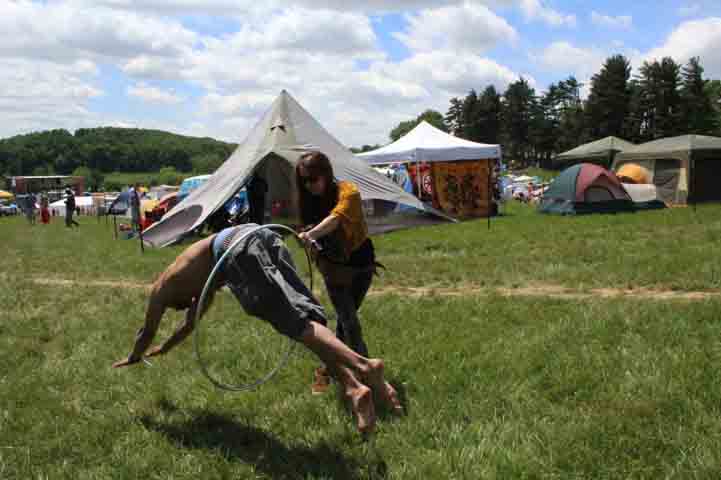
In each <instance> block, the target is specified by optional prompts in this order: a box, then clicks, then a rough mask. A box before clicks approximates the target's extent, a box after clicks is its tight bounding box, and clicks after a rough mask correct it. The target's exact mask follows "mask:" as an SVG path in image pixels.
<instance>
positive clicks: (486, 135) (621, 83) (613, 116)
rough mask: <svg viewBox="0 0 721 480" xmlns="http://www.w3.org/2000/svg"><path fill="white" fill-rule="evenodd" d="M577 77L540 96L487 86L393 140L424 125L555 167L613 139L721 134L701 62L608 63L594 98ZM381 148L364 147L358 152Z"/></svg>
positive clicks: (717, 95) (525, 89)
mask: <svg viewBox="0 0 721 480" xmlns="http://www.w3.org/2000/svg"><path fill="white" fill-rule="evenodd" d="M583 87H584V85H583V84H581V83H579V82H578V80H577V79H576V78H574V77H573V76H571V77H568V78H567V79H565V80H562V81H559V82H557V83H553V84H551V85H550V86H549V87H548V88H547V89H546V91H544V92H542V93H540V94H539V93H537V92H536V90H535V89H534V88H533V87H531V85H530V84H529V82H528V81H527V80H526V79H524V78H520V79H519V80H517V81H515V82H513V83H511V84H510V85H509V86H508V87H507V89H506V91H505V92H503V93H500V92H498V91H497V90H496V88H495V87H493V86H488V87H486V88H485V89H483V90H482V91H481V93H480V94H479V93H478V92H477V91H476V90H475V89H472V90H470V92H469V93H468V94H467V95H466V96H465V97H464V98H458V97H454V98H451V100H450V105H449V108H448V111H447V112H446V114H445V115H441V114H440V112H437V111H433V110H427V111H425V112H423V113H422V114H421V115H419V116H418V117H417V118H416V119H414V120H409V121H407V122H401V123H400V124H399V125H398V126H396V127H395V128H394V129H393V130H392V131H391V132H390V135H389V136H390V139H391V141H395V140H397V139H398V138H400V137H401V136H402V135H403V134H405V133H407V132H408V131H410V130H411V129H412V128H414V127H415V126H416V125H417V124H418V123H420V122H421V121H423V120H426V121H428V122H429V123H431V124H432V125H434V126H435V127H437V128H440V129H441V130H443V131H446V132H450V133H452V134H454V135H456V136H458V137H461V138H465V139H468V140H472V141H476V142H481V143H493V144H501V145H502V148H503V151H504V156H505V157H506V158H507V159H509V160H512V161H513V162H515V163H517V164H519V165H521V166H526V165H531V164H538V165H541V166H550V165H551V159H552V158H553V156H554V155H555V154H557V153H561V152H564V151H566V150H570V149H572V148H574V147H576V146H578V145H581V144H583V143H586V142H590V141H594V140H598V139H601V138H604V137H607V136H610V135H613V136H616V137H620V138H623V139H626V140H629V141H631V142H634V143H641V142H646V141H650V140H654V139H657V138H662V137H670V136H675V135H683V134H689V133H694V134H701V135H721V81H720V80H709V79H706V78H704V69H703V67H702V66H701V62H700V60H699V59H698V58H691V59H690V60H689V62H688V63H687V64H686V65H680V64H678V63H676V62H675V61H674V60H673V59H672V58H670V57H665V58H663V59H661V60H654V61H647V62H644V63H643V65H642V66H641V68H640V69H639V72H638V74H637V75H635V76H632V75H631V64H630V61H629V60H628V59H627V58H626V57H624V56H623V55H614V56H611V57H609V58H607V59H606V61H605V62H604V64H603V66H602V68H601V70H600V71H599V72H598V73H596V74H595V75H593V77H592V78H591V81H590V89H589V94H588V97H587V98H586V99H582V97H581V89H582V88H583ZM374 147H376V146H372V145H364V146H363V147H362V148H360V149H358V150H360V151H368V150H372V149H373V148H374Z"/></svg>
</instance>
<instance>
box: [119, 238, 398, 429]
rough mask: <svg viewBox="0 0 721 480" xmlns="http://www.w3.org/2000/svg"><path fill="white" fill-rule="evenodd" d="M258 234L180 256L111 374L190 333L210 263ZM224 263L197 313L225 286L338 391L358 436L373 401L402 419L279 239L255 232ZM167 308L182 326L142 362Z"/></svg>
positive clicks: (206, 243)
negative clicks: (332, 325) (322, 370)
mask: <svg viewBox="0 0 721 480" xmlns="http://www.w3.org/2000/svg"><path fill="white" fill-rule="evenodd" d="M257 227H258V226H257V225H255V224H244V225H240V226H236V227H230V228H226V229H225V230H223V231H221V232H220V233H218V234H216V235H211V236H209V237H207V238H204V239H202V240H200V241H198V242H195V243H194V244H192V245H190V246H189V247H188V248H187V249H186V250H185V251H183V252H182V253H181V254H180V255H178V257H177V258H176V259H175V261H174V262H173V263H172V264H170V266H168V267H167V268H166V269H165V271H163V272H162V273H161V274H160V275H159V276H158V278H157V279H156V280H155V282H154V283H153V285H152V288H151V289H150V297H149V299H148V305H147V310H146V314H145V324H144V326H143V327H142V328H141V329H140V330H139V331H138V333H137V335H136V339H135V344H134V346H133V349H132V351H131V352H130V354H129V355H128V357H127V358H125V359H122V360H119V361H117V362H115V363H114V364H113V367H114V368H120V367H125V366H128V365H132V364H135V363H138V362H140V361H142V360H143V357H144V356H147V357H153V356H157V355H162V354H165V353H168V352H169V351H170V350H171V349H172V348H173V347H175V346H176V345H178V344H179V343H181V342H182V341H183V340H184V339H185V338H186V337H188V335H189V334H190V333H191V332H192V331H193V329H194V328H195V317H196V308H197V306H198V299H199V298H200V296H201V293H202V291H203V288H204V286H205V284H206V282H207V280H208V278H209V276H210V274H211V272H212V270H213V268H214V267H215V264H216V262H218V260H219V259H220V258H221V257H222V256H223V254H224V253H225V251H226V250H227V249H228V248H229V246H230V245H231V244H232V243H233V239H235V238H239V237H238V236H239V235H243V232H248V230H249V229H253V228H256V229H257ZM228 257H229V258H228V260H227V261H226V262H224V265H221V268H220V270H219V272H218V273H219V275H216V277H215V279H214V280H215V281H214V282H213V285H211V288H210V292H209V293H208V294H207V295H206V301H205V302H204V305H203V310H205V309H207V307H208V306H209V305H210V304H211V303H212V299H213V295H214V293H215V292H216V291H217V290H218V289H219V288H220V287H222V286H223V285H227V286H228V287H229V288H230V290H231V291H232V292H233V294H234V295H235V296H236V298H237V299H238V301H239V303H240V304H241V306H242V307H243V309H244V310H245V311H246V312H247V313H248V314H250V315H254V316H257V317H258V318H261V319H263V320H265V321H267V322H269V323H270V324H271V325H272V326H273V328H274V329H275V330H276V331H278V332H279V333H281V334H283V335H285V336H287V337H290V338H291V339H293V340H295V341H298V342H300V343H302V344H303V345H305V346H306V348H308V349H309V350H311V351H312V352H313V353H315V354H316V356H318V358H319V359H320V360H321V361H323V362H324V363H325V365H327V367H328V368H329V370H330V372H331V374H332V375H333V376H334V377H335V378H336V379H337V380H338V382H339V383H340V384H341V386H342V388H343V393H344V395H345V396H346V397H347V399H348V400H349V401H350V404H351V409H352V411H353V413H354V415H355V416H356V419H357V428H358V430H359V431H360V432H361V433H368V432H370V431H372V430H373V429H374V427H375V419H376V416H375V405H374V397H375V399H376V400H377V401H378V402H379V403H381V404H382V405H383V406H384V407H386V408H389V409H391V410H392V411H394V412H396V413H401V412H402V406H401V404H400V401H399V399H398V395H397V393H396V391H395V389H394V388H393V387H392V386H391V385H390V384H389V383H388V382H386V381H385V379H384V375H383V371H384V362H383V360H382V359H380V358H366V357H364V356H361V355H359V354H357V353H356V352H354V351H353V350H351V349H350V348H348V347H347V346H346V345H345V344H344V343H343V342H341V341H340V340H338V338H336V336H335V335H334V334H333V332H331V331H330V330H329V329H328V328H327V327H326V324H327V321H326V317H325V312H324V310H323V307H322V306H321V305H320V304H319V303H318V301H317V300H316V299H315V298H314V297H313V294H312V293H311V292H310V291H309V290H308V288H307V287H306V286H305V285H304V284H303V282H302V281H301V279H300V278H299V276H298V274H297V272H296V270H295V267H294V265H293V261H292V259H291V256H290V253H289V252H288V249H287V247H286V246H285V243H284V242H283V239H282V237H281V236H280V235H279V234H278V233H275V232H273V231H271V230H269V229H261V230H257V231H256V232H254V233H253V234H252V235H248V236H246V238H245V239H244V240H241V241H240V245H237V247H236V248H234V249H233V252H231V253H230V254H229V255H228ZM168 308H172V309H175V310H185V311H186V314H185V320H184V321H183V322H182V323H181V324H180V325H178V327H177V328H176V330H175V332H173V334H172V335H171V336H170V337H169V338H168V339H167V340H166V341H165V342H163V343H161V344H159V345H156V346H154V347H152V348H151V349H150V350H149V351H148V353H147V355H146V350H148V347H149V346H150V344H151V342H152V340H153V338H154V337H155V334H156V332H157V330H158V326H159V324H160V320H161V319H162V317H163V315H164V313H165V310H166V309H168ZM202 313H204V312H202Z"/></svg>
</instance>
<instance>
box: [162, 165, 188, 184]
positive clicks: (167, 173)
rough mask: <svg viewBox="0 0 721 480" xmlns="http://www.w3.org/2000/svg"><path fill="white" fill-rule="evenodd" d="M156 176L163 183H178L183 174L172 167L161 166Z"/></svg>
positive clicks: (181, 179)
mask: <svg viewBox="0 0 721 480" xmlns="http://www.w3.org/2000/svg"><path fill="white" fill-rule="evenodd" d="M157 178H158V182H160V183H161V184H163V185H178V184H180V182H182V181H183V175H181V174H180V173H179V172H178V171H177V170H176V169H175V168H173V167H163V168H161V169H160V173H159V174H158V177H157Z"/></svg>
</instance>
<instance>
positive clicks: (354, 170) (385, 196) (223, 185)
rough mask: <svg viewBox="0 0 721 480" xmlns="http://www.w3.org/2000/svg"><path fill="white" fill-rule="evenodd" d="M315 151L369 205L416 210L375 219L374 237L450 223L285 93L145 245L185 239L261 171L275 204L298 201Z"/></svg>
mask: <svg viewBox="0 0 721 480" xmlns="http://www.w3.org/2000/svg"><path fill="white" fill-rule="evenodd" d="M313 150H319V151H321V152H323V153H325V154H326V155H327V156H328V158H329V159H330V161H331V164H332V165H333V171H334V174H335V176H336V177H337V178H338V179H340V180H350V181H352V182H354V183H355V184H356V185H358V188H359V190H360V193H361V197H362V199H363V200H375V201H379V202H378V203H379V204H392V205H394V206H395V205H397V204H402V205H406V206H409V207H413V208H412V209H410V210H411V211H412V212H413V214H412V215H410V214H406V215H405V216H404V217H403V218H397V217H396V216H394V215H386V216H384V218H383V219H382V220H381V219H380V218H369V230H370V232H371V233H378V232H382V231H388V230H392V229H395V228H403V227H408V226H411V225H419V224H427V223H437V222H439V221H448V220H450V219H449V218H448V217H446V216H445V215H443V214H442V213H441V212H438V211H436V210H433V209H432V208H429V207H427V206H426V205H424V204H423V203H422V202H421V201H420V200H418V199H417V198H416V197H414V196H413V195H411V194H409V193H407V192H405V191H404V190H403V189H402V188H400V187H399V186H398V185H396V184H395V183H393V182H392V181H391V180H389V179H387V178H386V177H384V176H383V175H380V174H379V173H377V172H375V171H374V170H373V169H372V168H371V167H370V166H369V165H367V164H366V163H365V162H363V161H362V160H360V159H358V158H356V157H355V156H354V155H353V154H352V153H351V152H350V151H349V150H348V149H347V148H346V147H345V146H343V145H342V144H341V143H340V142H339V141H338V140H336V139H335V138H333V136H332V135H331V134H330V133H328V132H327V131H326V130H325V129H324V128H323V127H322V126H321V125H320V124H319V123H318V122H317V121H316V120H315V118H313V116H312V115H311V114H310V113H308V112H307V111H306V110H305V109H304V108H303V107H302V106H301V105H300V104H299V103H298V102H297V101H296V100H295V99H294V98H293V97H291V96H290V94H288V93H287V92H286V91H285V90H284V91H282V92H281V94H280V96H279V97H278V98H277V99H276V100H275V101H274V102H273V104H272V105H271V107H270V109H269V110H268V111H267V112H266V113H265V115H264V116H263V117H262V119H261V120H260V121H259V122H258V124H256V126H255V127H254V128H253V129H252V130H251V132H250V133H249V134H248V136H247V137H246V138H245V140H244V141H243V142H242V143H241V144H240V145H239V146H238V148H237V149H236V150H235V151H234V152H233V154H232V155H231V156H230V158H228V159H227V160H226V161H225V163H223V165H221V166H220V168H218V169H217V170H216V171H215V173H213V175H212V176H211V177H210V178H209V179H208V180H207V181H206V182H205V183H203V184H202V185H201V186H200V187H198V188H197V189H195V190H193V192H191V193H190V195H188V196H187V197H186V198H185V199H183V200H182V201H181V202H180V203H179V204H178V205H176V206H175V207H174V208H173V209H172V210H171V211H170V212H168V214H166V215H165V216H164V217H163V219H162V220H161V221H160V222H158V223H155V224H153V225H152V226H151V227H150V228H148V230H146V231H145V232H144V234H143V238H144V240H145V241H146V242H147V243H149V244H151V245H155V246H158V247H162V246H165V245H169V244H172V243H174V242H176V241H178V240H180V239H182V238H183V237H184V236H185V235H187V234H188V233H189V232H191V231H193V230H195V229H196V228H198V227H199V226H201V225H202V224H203V222H204V221H205V220H206V219H207V218H208V217H209V216H210V215H211V214H212V213H213V212H215V211H216V210H218V209H219V208H220V207H221V206H223V205H224V204H225V202H227V201H228V199H230V198H231V197H232V196H233V195H235V193H236V192H237V191H238V190H239V189H240V188H242V187H243V186H244V185H245V184H246V183H247V182H248V180H249V179H250V178H251V176H252V175H253V174H254V173H256V172H258V173H259V174H261V175H262V176H263V177H264V178H265V179H266V180H267V181H268V184H269V193H268V194H269V196H270V199H271V200H272V201H290V200H292V199H293V197H294V192H295V191H296V186H295V176H294V169H295V165H296V162H297V161H298V159H299V158H300V156H301V155H302V154H303V153H305V152H308V151H313ZM382 206H384V205H379V208H378V211H379V212H380V211H384V212H388V211H390V212H392V211H393V209H392V208H388V209H386V208H381V207H382ZM374 207H375V204H374ZM374 212H375V208H374ZM405 212H408V210H406V211H405ZM374 216H378V217H380V215H377V214H376V215H374ZM391 217H392V218H391Z"/></svg>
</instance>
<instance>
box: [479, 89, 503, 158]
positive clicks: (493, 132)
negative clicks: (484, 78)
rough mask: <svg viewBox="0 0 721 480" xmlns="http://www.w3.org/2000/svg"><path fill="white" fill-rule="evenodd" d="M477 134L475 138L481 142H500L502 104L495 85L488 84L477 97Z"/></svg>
mask: <svg viewBox="0 0 721 480" xmlns="http://www.w3.org/2000/svg"><path fill="white" fill-rule="evenodd" d="M477 111H478V122H477V123H478V128H477V131H478V135H477V136H476V138H475V140H476V141H478V142H481V143H492V144H496V143H500V137H501V114H502V112H503V104H502V102H501V95H500V94H499V93H498V92H497V91H496V87H494V86H493V85H490V86H488V87H486V89H485V90H483V93H482V94H481V97H480V98H479V99H478V110H477Z"/></svg>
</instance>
